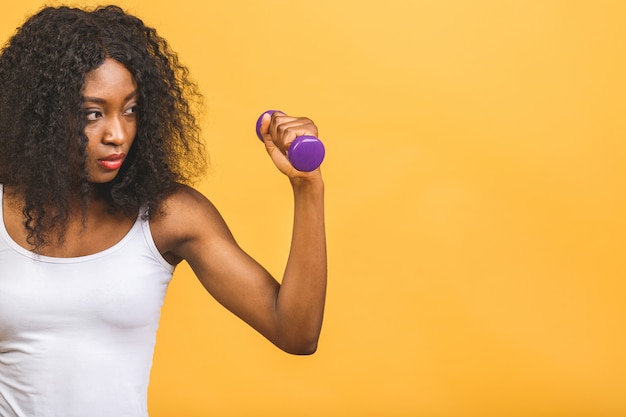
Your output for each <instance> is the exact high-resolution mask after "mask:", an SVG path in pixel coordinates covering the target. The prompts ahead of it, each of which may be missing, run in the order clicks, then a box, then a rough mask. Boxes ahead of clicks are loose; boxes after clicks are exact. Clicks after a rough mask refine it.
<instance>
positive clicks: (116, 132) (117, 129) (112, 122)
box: [103, 117, 128, 145]
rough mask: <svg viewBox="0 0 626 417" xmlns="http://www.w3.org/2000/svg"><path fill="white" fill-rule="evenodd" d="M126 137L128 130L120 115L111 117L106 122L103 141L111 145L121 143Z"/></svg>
mask: <svg viewBox="0 0 626 417" xmlns="http://www.w3.org/2000/svg"><path fill="white" fill-rule="evenodd" d="M127 139H128V132H127V130H126V126H125V125H124V121H123V120H122V118H121V117H112V118H110V119H109V123H107V127H106V131H105V132H104V137H103V142H104V143H107V144H112V145H121V144H123V143H124V142H125V141H126V140H127Z"/></svg>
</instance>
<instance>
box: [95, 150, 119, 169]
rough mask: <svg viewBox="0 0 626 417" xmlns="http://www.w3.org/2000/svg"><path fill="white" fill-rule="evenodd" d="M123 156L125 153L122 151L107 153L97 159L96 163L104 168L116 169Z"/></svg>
mask: <svg viewBox="0 0 626 417" xmlns="http://www.w3.org/2000/svg"><path fill="white" fill-rule="evenodd" d="M125 157H126V154H123V153H117V154H113V155H109V156H106V157H104V158H100V159H98V164H99V165H100V166H101V167H103V168H105V169H108V170H111V171H114V170H116V169H120V167H121V166H122V163H123V162H124V158H125Z"/></svg>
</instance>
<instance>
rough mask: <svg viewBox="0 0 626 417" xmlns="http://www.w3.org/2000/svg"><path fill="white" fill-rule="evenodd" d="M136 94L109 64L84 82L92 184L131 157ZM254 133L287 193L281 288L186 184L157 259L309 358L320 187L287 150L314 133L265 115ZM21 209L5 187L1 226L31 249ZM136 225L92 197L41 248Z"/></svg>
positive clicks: (320, 240) (321, 235) (319, 258)
mask: <svg viewBox="0 0 626 417" xmlns="http://www.w3.org/2000/svg"><path fill="white" fill-rule="evenodd" d="M135 91H136V84H135V81H134V80H133V78H132V76H131V75H130V73H129V72H128V71H127V70H126V69H125V68H124V67H123V66H122V65H121V64H119V63H117V62H115V61H113V60H110V59H108V60H106V61H105V63H104V64H103V65H102V66H101V67H99V68H97V69H96V70H94V71H93V72H92V73H90V74H88V76H87V77H86V80H85V91H84V92H83V95H84V97H85V99H84V102H85V112H86V117H87V120H88V124H87V128H86V130H85V132H86V134H87V137H88V138H89V144H88V147H87V156H88V158H87V159H88V161H87V169H88V174H89V176H88V178H89V180H90V181H91V182H92V183H105V182H108V181H111V180H112V179H113V178H115V175H116V174H117V172H118V169H119V167H118V166H117V164H118V162H117V161H118V159H120V160H121V159H123V157H124V155H126V154H128V150H129V149H130V146H131V145H132V142H133V140H134V136H135V133H136V129H137V120H136V117H135V112H136V109H135V107H134V104H135V100H136V95H134V92H135ZM261 133H262V134H263V138H264V142H265V146H266V150H267V152H268V154H269V155H270V157H271V159H272V161H273V162H274V164H275V165H276V167H277V168H278V169H279V171H281V172H282V173H283V174H285V175H286V176H287V177H288V178H289V180H290V184H291V186H292V189H293V193H294V203H295V208H294V210H295V211H294V226H293V235H292V243H291V249H290V253H289V258H288V261H287V265H286V268H285V271H284V274H283V277H282V280H281V283H280V284H279V282H278V281H277V280H276V279H275V278H274V277H272V276H271V275H270V274H269V273H268V272H267V271H266V270H265V269H264V268H263V267H262V266H261V265H260V264H259V263H258V262H256V261H255V260H254V259H252V258H251V257H250V256H249V255H248V254H246V253H245V252H244V251H243V250H242V249H241V248H240V247H239V246H238V245H237V243H236V242H235V239H234V238H233V236H232V234H231V232H230V230H229V229H228V226H227V225H226V223H225V222H224V220H223V218H222V216H221V215H220V214H219V212H218V210H217V209H216V208H215V206H213V204H212V203H211V202H210V201H209V200H208V199H207V198H206V197H204V196H203V195H202V194H200V193H199V192H198V191H196V190H194V189H193V188H191V187H187V186H183V185H178V186H176V187H175V190H174V192H173V193H172V194H170V195H169V196H168V197H167V198H166V200H165V201H164V202H163V209H164V210H163V214H162V215H160V216H158V217H157V218H155V219H153V220H151V221H150V228H151V231H152V234H153V237H154V241H155V244H156V245H157V248H158V249H159V251H160V253H161V254H162V256H163V257H164V259H165V260H167V261H168V262H169V263H171V264H177V263H179V262H181V261H183V260H185V261H187V262H188V263H189V265H190V266H191V268H192V269H193V271H194V273H195V274H196V276H197V277H198V279H199V280H200V282H201V283H202V285H203V286H204V287H205V288H206V289H207V291H209V292H210V293H211V294H212V295H213V297H215V299H216V300H217V301H219V302H220V303H221V304H222V305H224V306H225V307H226V308H227V309H229V310H230V311H231V312H233V313H234V314H236V315H237V316H239V317H240V318H242V319H243V320H244V321H245V322H246V323H248V324H250V325H251V326H252V327H253V328H255V329H256V330H257V331H259V332H260V333H261V334H262V335H264V336H265V337H266V338H267V339H268V340H270V341H271V342H272V343H274V344H275V345H277V346H278V347H279V348H281V349H283V350H285V351H286V352H289V353H294V354H310V353H313V352H314V351H315V350H316V348H317V342H318V339H319V334H320V330H321V324H322V316H323V310H324V300H325V292H326V243H325V232H324V201H323V199H324V185H323V181H322V177H321V173H320V171H319V169H318V170H316V171H313V172H309V173H304V172H299V171H297V170H296V169H294V168H293V167H292V166H291V164H290V163H289V161H288V159H287V158H286V157H285V150H286V149H287V148H288V145H289V143H291V141H293V139H295V137H296V136H299V135H303V134H307V135H317V129H316V127H315V125H314V124H313V122H311V120H309V119H307V118H295V117H288V116H286V115H284V114H282V113H274V114H273V115H272V116H271V117H270V116H269V115H266V116H265V117H264V120H263V124H262V127H261ZM22 208H23V201H22V200H21V198H20V196H19V195H16V194H15V193H14V191H13V189H12V188H11V187H10V186H7V187H5V194H4V212H5V218H4V221H5V224H6V228H7V230H8V232H9V234H10V236H11V237H12V238H13V240H15V242H16V243H17V244H19V245H21V246H22V247H25V248H29V245H28V243H27V241H26V230H25V228H24V224H23V223H24V219H23V216H22ZM134 221H135V218H134V217H133V218H126V217H121V216H120V215H119V214H111V213H109V211H108V207H107V205H106V204H105V202H104V201H102V200H101V199H99V198H98V197H97V195H96V194H94V196H93V197H92V198H91V200H90V204H89V206H88V208H87V212H86V213H85V216H84V217H83V213H82V211H81V208H80V205H79V204H78V203H77V204H76V205H75V209H73V210H72V213H71V216H70V221H69V223H68V229H67V232H66V235H65V240H64V243H63V245H49V246H46V247H45V248H44V249H43V251H42V252H41V254H42V255H45V256H54V257H77V256H84V255H89V254H93V253H97V252H100V251H102V250H104V249H107V248H109V247H111V246H112V245H114V244H115V243H117V242H118V241H119V240H120V239H122V238H123V236H124V235H125V234H126V233H127V232H128V231H129V229H130V228H131V227H132V225H133V223H134ZM53 241H56V240H53Z"/></svg>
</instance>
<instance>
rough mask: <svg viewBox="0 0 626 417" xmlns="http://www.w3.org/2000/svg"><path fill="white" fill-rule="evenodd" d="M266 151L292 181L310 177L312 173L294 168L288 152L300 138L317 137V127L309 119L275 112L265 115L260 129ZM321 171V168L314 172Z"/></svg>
mask: <svg viewBox="0 0 626 417" xmlns="http://www.w3.org/2000/svg"><path fill="white" fill-rule="evenodd" d="M259 132H260V133H261V136H262V138H263V142H264V143H265V149H266V150H267V153H268V154H269V155H270V157H271V158H272V161H273V162H274V165H276V167H277V168H278V169H279V170H280V171H281V172H282V173H283V174H285V175H287V176H288V177H289V178H290V179H296V178H303V177H310V176H311V175H315V174H311V173H310V172H302V171H298V170H297V169H296V168H294V167H293V165H292V164H291V162H289V159H288V158H287V152H288V150H289V146H290V145H291V143H292V142H293V141H294V140H295V139H296V138H297V137H298V136H304V135H310V136H316V137H317V126H315V123H313V121H312V120H311V119H309V118H306V117H292V116H287V115H286V114H285V113H282V112H280V111H275V112H274V113H272V114H270V113H269V112H268V113H265V114H263V117H262V119H261V127H260V129H259ZM316 171H319V168H318V169H316V170H315V171H313V172H316Z"/></svg>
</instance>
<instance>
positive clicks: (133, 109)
mask: <svg viewBox="0 0 626 417" xmlns="http://www.w3.org/2000/svg"><path fill="white" fill-rule="evenodd" d="M136 113H137V106H136V105H135V106H131V107H129V108H127V109H126V111H125V112H124V114H126V115H128V116H132V115H134V114H136Z"/></svg>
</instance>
